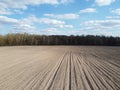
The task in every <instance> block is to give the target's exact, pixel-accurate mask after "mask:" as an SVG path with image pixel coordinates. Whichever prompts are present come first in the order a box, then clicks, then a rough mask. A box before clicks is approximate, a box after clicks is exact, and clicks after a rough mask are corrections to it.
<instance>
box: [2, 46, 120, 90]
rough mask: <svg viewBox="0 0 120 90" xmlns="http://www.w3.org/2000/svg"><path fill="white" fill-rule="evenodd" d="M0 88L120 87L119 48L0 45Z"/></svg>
mask: <svg viewBox="0 0 120 90" xmlns="http://www.w3.org/2000/svg"><path fill="white" fill-rule="evenodd" d="M0 90H120V47H106V46H104V47H103V46H14V47H0Z"/></svg>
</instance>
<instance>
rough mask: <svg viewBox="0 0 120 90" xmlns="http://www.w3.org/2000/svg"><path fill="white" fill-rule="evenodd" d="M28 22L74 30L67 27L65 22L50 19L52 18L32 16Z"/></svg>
mask: <svg viewBox="0 0 120 90" xmlns="http://www.w3.org/2000/svg"><path fill="white" fill-rule="evenodd" d="M25 21H26V22H28V23H29V22H37V23H43V24H48V25H51V26H54V27H59V28H73V26H72V25H67V24H66V23H65V22H64V21H61V20H56V19H50V18H36V17H35V16H30V17H29V18H28V19H27V20H25Z"/></svg>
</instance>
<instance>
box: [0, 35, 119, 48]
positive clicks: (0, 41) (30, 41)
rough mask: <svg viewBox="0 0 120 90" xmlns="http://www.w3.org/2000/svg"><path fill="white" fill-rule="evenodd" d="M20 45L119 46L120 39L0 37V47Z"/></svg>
mask: <svg viewBox="0 0 120 90" xmlns="http://www.w3.org/2000/svg"><path fill="white" fill-rule="evenodd" d="M20 45H104V46H120V37H112V36H97V35H96V36H94V35H81V36H74V35H71V36H65V35H31V34H26V33H24V34H19V33H18V34H7V35H0V46H20Z"/></svg>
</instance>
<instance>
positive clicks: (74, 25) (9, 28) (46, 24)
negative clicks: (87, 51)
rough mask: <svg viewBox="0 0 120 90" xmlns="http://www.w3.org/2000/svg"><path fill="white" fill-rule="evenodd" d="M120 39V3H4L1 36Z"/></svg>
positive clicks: (12, 0) (100, 0) (66, 0)
mask: <svg viewBox="0 0 120 90" xmlns="http://www.w3.org/2000/svg"><path fill="white" fill-rule="evenodd" d="M8 33H29V34H40V35H43V34H44V35H106V36H111V35H112V36H120V0H0V34H2V35H5V34H8Z"/></svg>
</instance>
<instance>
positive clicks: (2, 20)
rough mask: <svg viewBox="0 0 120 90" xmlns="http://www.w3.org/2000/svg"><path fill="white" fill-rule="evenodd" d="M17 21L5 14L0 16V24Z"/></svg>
mask: <svg viewBox="0 0 120 90" xmlns="http://www.w3.org/2000/svg"><path fill="white" fill-rule="evenodd" d="M16 23H18V20H17V19H13V18H8V17H6V16H0V24H16Z"/></svg>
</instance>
